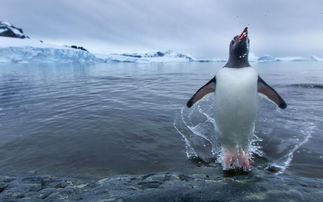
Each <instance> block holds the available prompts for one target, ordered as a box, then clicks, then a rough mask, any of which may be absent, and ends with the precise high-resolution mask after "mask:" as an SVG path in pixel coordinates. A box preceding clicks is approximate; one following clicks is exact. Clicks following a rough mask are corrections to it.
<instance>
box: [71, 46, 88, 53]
mask: <svg viewBox="0 0 323 202" xmlns="http://www.w3.org/2000/svg"><path fill="white" fill-rule="evenodd" d="M67 47H70V48H74V49H79V50H82V51H86V52H89V51H88V50H86V49H85V48H83V47H82V46H77V45H71V46H67Z"/></svg>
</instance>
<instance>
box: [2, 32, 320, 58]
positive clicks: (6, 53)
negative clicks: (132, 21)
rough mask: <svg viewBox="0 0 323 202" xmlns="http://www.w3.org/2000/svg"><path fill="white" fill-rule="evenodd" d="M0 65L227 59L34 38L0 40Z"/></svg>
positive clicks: (250, 56) (253, 55)
mask: <svg viewBox="0 0 323 202" xmlns="http://www.w3.org/2000/svg"><path fill="white" fill-rule="evenodd" d="M249 60H250V62H253V63H256V62H290V61H311V62H316V61H323V58H319V57H316V56H311V57H273V56H270V55H265V56H260V57H258V56H256V55H255V54H253V53H250V55H249ZM0 62H2V63H4V62H9V63H32V62H38V63H52V62H55V63H70V62H79V63H117V62H127V63H170V62H173V63H174V62H175V63H179V62H222V63H224V62H226V59H222V58H217V59H196V58H194V57H193V56H191V55H189V54H182V53H177V52H174V51H156V52H150V53H115V54H95V53H90V52H88V51H84V50H80V49H75V48H71V47H69V46H61V45H55V44H50V43H45V42H42V41H38V40H34V39H28V38H25V39H20V38H10V37H0Z"/></svg>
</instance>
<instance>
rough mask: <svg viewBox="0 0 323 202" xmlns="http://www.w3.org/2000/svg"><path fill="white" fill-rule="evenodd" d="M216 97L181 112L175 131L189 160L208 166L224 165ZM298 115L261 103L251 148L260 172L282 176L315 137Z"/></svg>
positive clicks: (210, 97)
mask: <svg viewBox="0 0 323 202" xmlns="http://www.w3.org/2000/svg"><path fill="white" fill-rule="evenodd" d="M214 99H215V96H214V95H213V96H212V95H208V96H206V97H205V98H204V99H203V100H201V101H200V102H199V103H197V104H196V105H194V106H193V107H192V108H190V109H188V108H186V107H183V108H181V110H180V112H179V113H178V114H177V115H176V118H175V121H174V127H175V129H176V130H177V131H178V133H179V134H180V135H181V136H182V138H183V140H184V142H185V147H186V154H187V157H188V158H189V159H193V158H198V159H201V160H202V161H204V162H206V163H220V164H221V163H222V161H223V151H222V149H221V145H220V142H219V140H218V134H219V132H218V128H217V125H216V123H215V119H214V118H213V117H214V116H215V113H216V110H215V108H214V105H213V104H210V103H213V102H214ZM297 112H298V111H297V110H296V109H293V107H290V108H289V111H288V110H287V111H282V110H279V109H277V108H276V107H275V106H274V105H272V104H271V103H269V102H267V101H265V99H260V107H259V113H258V118H257V122H256V130H255V134H254V136H253V138H252V140H251V143H250V147H249V151H248V152H249V156H250V157H251V162H253V164H254V166H255V167H257V168H261V169H265V170H270V169H268V168H274V169H272V170H274V172H275V173H276V174H282V173H284V172H285V171H286V169H287V168H288V167H289V165H290V163H291V162H292V159H293V157H294V153H295V152H296V151H297V150H299V148H300V147H301V146H302V145H304V144H305V143H306V142H307V141H308V140H309V139H310V138H311V136H312V133H313V131H314V129H315V124H314V123H311V122H309V121H305V122H304V120H298V119H296V118H295V117H297V114H295V113H297Z"/></svg>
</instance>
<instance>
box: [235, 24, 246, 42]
mask: <svg viewBox="0 0 323 202" xmlns="http://www.w3.org/2000/svg"><path fill="white" fill-rule="evenodd" d="M247 36H248V27H246V28H244V30H243V31H242V33H241V34H240V35H239V37H238V38H237V41H240V40H241V39H243V38H245V37H247Z"/></svg>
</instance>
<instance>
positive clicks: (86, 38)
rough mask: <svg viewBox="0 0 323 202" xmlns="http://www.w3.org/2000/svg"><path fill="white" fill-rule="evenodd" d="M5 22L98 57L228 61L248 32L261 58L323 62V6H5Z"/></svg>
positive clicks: (85, 2) (173, 2) (104, 1)
mask: <svg viewBox="0 0 323 202" xmlns="http://www.w3.org/2000/svg"><path fill="white" fill-rule="evenodd" d="M0 20H2V21H7V22H9V23H12V24H14V25H15V26H17V27H21V28H23V29H24V32H25V33H26V34H27V35H29V36H30V37H31V38H33V39H42V40H44V41H49V42H52V43H60V44H77V45H83V46H84V47H85V48H88V49H90V50H92V51H96V52H104V51H107V52H121V51H122V52H135V51H137V52H144V51H150V50H168V49H172V50H175V51H180V52H184V53H191V54H192V55H194V56H197V57H212V58H216V57H226V56H227V53H228V45H229V42H230V40H231V38H232V37H233V36H234V35H237V34H239V33H240V32H241V31H242V29H243V28H244V27H245V26H248V27H249V37H250V40H251V51H252V52H254V53H255V54H256V55H264V54H270V55H274V56H310V55H317V56H320V57H322V56H323V1H322V0H306V1H305V0H304V1H299V0H284V1H283V0H270V1H269V0H268V1H265V0H29V1H27V0H1V7H0Z"/></svg>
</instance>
